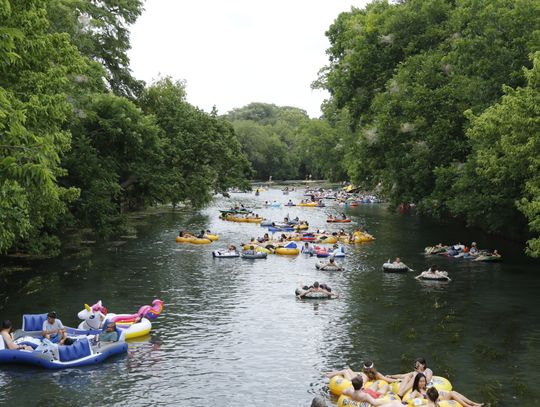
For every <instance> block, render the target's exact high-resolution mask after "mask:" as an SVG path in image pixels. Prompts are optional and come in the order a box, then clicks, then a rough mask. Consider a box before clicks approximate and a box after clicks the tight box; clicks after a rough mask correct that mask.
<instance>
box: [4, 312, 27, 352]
mask: <svg viewBox="0 0 540 407" xmlns="http://www.w3.org/2000/svg"><path fill="white" fill-rule="evenodd" d="M12 331H13V325H12V324H11V321H10V320H8V319H6V320H4V321H2V329H1V330H0V341H4V348H5V349H8V350H29V351H33V350H34V349H32V347H31V346H26V345H17V344H16V343H15V342H13V336H12Z"/></svg>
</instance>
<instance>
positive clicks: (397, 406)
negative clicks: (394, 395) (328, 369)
mask: <svg viewBox="0 0 540 407" xmlns="http://www.w3.org/2000/svg"><path fill="white" fill-rule="evenodd" d="M351 383H352V385H353V387H352V388H351V387H349V388H346V389H345V390H343V393H342V394H344V395H346V396H349V397H350V398H352V399H353V400H356V401H365V402H367V403H369V404H371V405H372V406H386V407H403V405H402V404H401V402H399V401H398V400H381V399H379V398H373V397H372V396H371V395H370V394H369V393H368V392H366V391H365V390H363V389H362V386H363V384H364V381H363V380H362V377H361V376H356V377H354V378H353V379H352V380H351Z"/></svg>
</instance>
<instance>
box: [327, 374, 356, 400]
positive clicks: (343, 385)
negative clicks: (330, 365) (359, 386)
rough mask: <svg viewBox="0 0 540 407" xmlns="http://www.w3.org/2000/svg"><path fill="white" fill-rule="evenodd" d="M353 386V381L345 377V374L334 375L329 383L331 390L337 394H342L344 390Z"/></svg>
mask: <svg viewBox="0 0 540 407" xmlns="http://www.w3.org/2000/svg"><path fill="white" fill-rule="evenodd" d="M351 386H352V383H351V381H350V380H347V379H345V378H344V377H343V376H334V377H332V378H331V379H330V383H328V388H329V389H330V392H331V393H332V394H335V395H336V396H341V393H343V390H345V389H348V388H349V387H351Z"/></svg>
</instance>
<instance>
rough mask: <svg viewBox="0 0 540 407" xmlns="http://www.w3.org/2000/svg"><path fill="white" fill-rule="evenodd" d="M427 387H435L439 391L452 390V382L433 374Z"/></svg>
mask: <svg viewBox="0 0 540 407" xmlns="http://www.w3.org/2000/svg"><path fill="white" fill-rule="evenodd" d="M427 387H435V388H436V389H437V390H441V391H452V383H450V380H448V379H447V378H445V377H442V376H433V377H432V378H431V381H430V382H429V383H428V384H427Z"/></svg>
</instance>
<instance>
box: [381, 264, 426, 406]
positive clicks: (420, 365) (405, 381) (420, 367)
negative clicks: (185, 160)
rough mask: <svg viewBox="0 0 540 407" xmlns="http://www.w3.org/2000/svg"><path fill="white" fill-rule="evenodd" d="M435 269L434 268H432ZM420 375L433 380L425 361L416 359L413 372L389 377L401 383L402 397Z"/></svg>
mask: <svg viewBox="0 0 540 407" xmlns="http://www.w3.org/2000/svg"><path fill="white" fill-rule="evenodd" d="M432 267H435V266H432ZM419 373H422V374H423V375H424V376H425V378H426V381H427V382H428V383H429V382H430V381H431V379H432V378H433V371H432V370H431V369H430V368H429V367H427V362H426V359H424V358H418V359H416V361H415V362H414V370H413V371H412V372H409V373H404V374H396V375H389V377H391V378H393V379H401V383H400V384H399V388H398V396H399V397H403V395H404V394H405V393H406V392H407V391H408V390H409V389H410V388H411V387H412V386H413V384H414V380H415V378H416V376H417V375H418V374H419Z"/></svg>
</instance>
